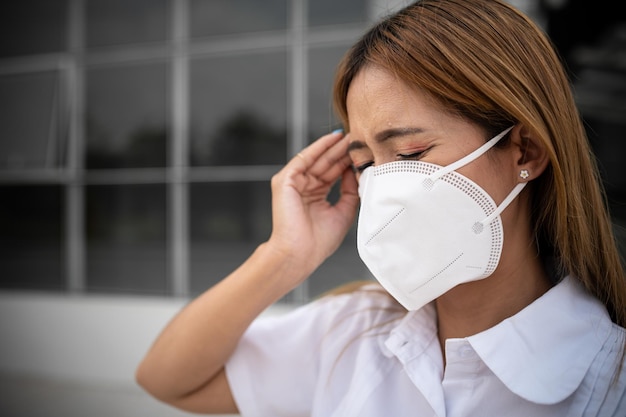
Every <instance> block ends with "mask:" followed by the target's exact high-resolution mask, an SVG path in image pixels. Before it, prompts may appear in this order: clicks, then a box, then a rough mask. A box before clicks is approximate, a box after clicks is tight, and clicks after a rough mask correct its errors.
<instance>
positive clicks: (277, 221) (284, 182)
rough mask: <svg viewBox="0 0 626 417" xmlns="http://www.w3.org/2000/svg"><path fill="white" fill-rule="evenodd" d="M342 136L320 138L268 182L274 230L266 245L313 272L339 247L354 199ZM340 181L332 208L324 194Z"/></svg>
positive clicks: (353, 210) (353, 183) (354, 185)
mask: <svg viewBox="0 0 626 417" xmlns="http://www.w3.org/2000/svg"><path fill="white" fill-rule="evenodd" d="M347 149H348V140H347V138H346V137H344V135H343V133H340V132H339V133H330V134H328V135H325V136H322V137H321V138H320V139H318V140H317V141H315V142H314V143H313V144H311V145H310V146H308V147H307V148H305V149H304V150H302V151H301V152H300V153H299V154H298V155H296V157H294V158H293V159H292V160H291V161H289V163H287V165H285V167H284V168H283V169H282V170H281V171H279V172H278V173H277V174H276V175H274V177H273V178H272V213H273V214H272V219H273V229H272V235H271V237H270V240H269V241H268V245H269V246H270V247H272V248H273V249H274V250H278V251H280V252H282V254H284V255H286V256H288V257H289V259H290V261H293V262H295V263H296V264H295V265H297V266H298V267H299V268H305V270H306V271H307V272H308V273H311V272H313V270H315V268H317V267H318V266H319V265H320V264H321V263H322V262H323V261H324V260H325V259H326V258H327V257H329V256H330V255H331V254H332V253H333V252H334V251H335V250H336V249H337V248H338V247H339V245H340V244H341V242H342V241H343V238H344V237H345V235H346V233H347V232H348V230H349V229H350V226H351V225H352V223H353V222H354V219H355V216H356V210H357V207H358V202H359V197H358V192H357V181H356V178H355V175H354V172H353V171H352V168H351V161H350V157H349V156H348V152H347ZM340 178H341V186H340V193H341V195H340V198H339V200H338V202H337V203H335V204H334V205H332V204H330V202H328V200H327V196H328V193H329V191H330V189H331V187H332V186H333V184H335V182H336V181H337V180H339V179H340Z"/></svg>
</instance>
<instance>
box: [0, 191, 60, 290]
mask: <svg viewBox="0 0 626 417" xmlns="http://www.w3.org/2000/svg"><path fill="white" fill-rule="evenodd" d="M64 201H65V200H64V192H63V189H62V188H61V187H59V186H2V187H0V202H2V203H0V287H1V288H4V289H28V290H65V278H64V276H65V269H66V268H65V259H64V253H65V252H64V247H65V244H64V242H63V239H64V236H63V231H64V229H65V225H64V217H63V213H64Z"/></svg>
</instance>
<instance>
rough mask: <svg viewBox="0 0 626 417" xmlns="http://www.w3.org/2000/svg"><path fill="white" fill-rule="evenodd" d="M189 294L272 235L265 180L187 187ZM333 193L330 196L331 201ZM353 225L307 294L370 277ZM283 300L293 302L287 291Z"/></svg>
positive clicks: (232, 266) (206, 285) (222, 274)
mask: <svg viewBox="0 0 626 417" xmlns="http://www.w3.org/2000/svg"><path fill="white" fill-rule="evenodd" d="M190 196H191V198H190V228H189V229H190V238H191V245H190V249H191V251H190V252H191V254H190V261H191V268H190V269H191V286H190V287H191V292H192V295H198V294H200V293H201V292H203V291H205V290H206V289H207V288H209V287H211V286H213V285H215V284H216V283H217V282H219V281H220V280H221V279H223V278H224V277H226V276H227V275H228V274H230V273H231V272H232V271H234V270H235V268H237V267H238V266H239V265H240V264H241V263H242V262H243V261H245V260H246V258H248V256H250V254H251V253H252V252H253V251H254V249H255V248H256V247H257V246H258V245H259V244H260V243H261V242H264V241H265V240H267V239H268V238H269V236H270V233H271V227H272V213H271V191H270V185H269V182H255V183H219V184H192V185H191V186H190ZM336 198H337V196H336V191H335V192H334V193H333V195H332V196H331V200H334V199H336ZM369 278H370V276H369V273H368V272H367V270H366V268H365V266H364V265H363V263H362V262H361V260H360V259H359V258H358V254H357V251H356V229H353V230H351V231H350V233H349V234H348V236H347V237H346V239H345V241H344V242H343V244H342V245H341V247H340V248H339V250H337V252H336V253H335V254H334V255H333V256H331V257H330V258H329V259H328V260H327V261H326V262H325V263H324V264H323V265H322V266H321V267H320V268H319V269H318V270H317V271H316V272H315V273H314V274H313V275H312V276H311V278H310V279H309V280H308V283H307V284H305V285H308V286H309V295H310V296H311V298H313V297H315V296H317V295H319V294H321V293H323V292H325V291H328V290H329V289H331V288H334V287H336V286H338V285H341V284H342V283H345V282H349V281H353V280H359V279H369ZM282 301H284V302H290V301H293V295H292V294H288V295H287V296H286V297H284V298H283V300H282Z"/></svg>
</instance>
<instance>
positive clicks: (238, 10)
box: [189, 0, 287, 37]
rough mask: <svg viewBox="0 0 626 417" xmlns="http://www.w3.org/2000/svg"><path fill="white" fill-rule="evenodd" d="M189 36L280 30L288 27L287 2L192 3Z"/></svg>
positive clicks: (195, 0) (204, 0)
mask: <svg viewBox="0 0 626 417" xmlns="http://www.w3.org/2000/svg"><path fill="white" fill-rule="evenodd" d="M189 16H190V21H191V36H192V37H201V36H214V35H228V34H233V33H242V32H259V31H268V30H281V29H285V28H286V26H287V1H286V0H263V1H258V0H191V12H190V14H189Z"/></svg>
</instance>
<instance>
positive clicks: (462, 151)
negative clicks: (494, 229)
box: [347, 66, 516, 204]
mask: <svg viewBox="0 0 626 417" xmlns="http://www.w3.org/2000/svg"><path fill="white" fill-rule="evenodd" d="M347 109H348V118H349V121H350V132H349V135H348V139H349V141H350V147H349V152H350V157H351V159H352V162H353V164H354V167H355V168H356V170H357V177H358V175H359V173H360V172H361V171H362V170H363V169H365V168H366V167H368V166H370V165H380V164H384V163H387V162H392V161H397V160H402V159H410V160H421V161H424V162H430V163H434V164H437V165H441V166H445V165H448V164H450V163H452V162H455V161H457V160H459V159H461V158H462V157H464V156H465V155H468V154H469V153H471V152H472V151H474V150H476V149H477V148H479V147H480V146H481V145H483V144H484V143H485V141H486V140H487V139H489V138H486V137H485V132H484V131H483V130H482V129H481V128H480V127H479V126H477V125H475V124H473V123H471V122H468V121H467V120H465V119H463V118H461V117H460V116H456V115H453V114H451V113H449V112H446V111H445V110H444V109H443V108H442V107H441V105H440V104H438V103H437V102H436V101H434V100H433V99H432V98H431V97H430V96H429V95H427V94H425V93H421V92H419V91H417V90H415V89H412V88H410V87H409V86H407V85H406V84H405V83H404V82H402V81H401V80H399V79H397V78H396V77H394V76H393V74H391V73H389V72H387V71H385V70H382V69H380V68H377V67H374V66H366V67H365V68H364V69H362V70H361V71H360V72H359V73H358V74H357V75H356V77H355V78H354V79H353V80H352V83H351V84H350V88H349V90H348V96H347ZM507 149H508V148H505V149H498V150H495V149H494V150H491V151H489V152H487V154H485V155H482V156H481V157H479V158H478V159H476V160H474V161H473V162H471V163H469V164H467V165H465V166H463V167H461V168H459V169H458V172H459V173H460V174H462V175H465V176H466V177H468V178H470V179H472V180H473V181H474V182H476V183H478V184H479V185H480V186H481V187H482V188H484V189H485V191H487V192H488V193H489V194H490V195H491V197H492V198H493V199H494V200H495V201H496V203H497V204H499V203H500V202H501V201H502V200H503V199H504V198H505V196H506V195H507V194H508V193H509V192H510V191H511V189H512V188H513V187H514V186H515V183H516V178H515V175H514V174H510V173H511V172H512V158H510V157H508V158H507V154H510V152H507ZM507 165H508V168H507Z"/></svg>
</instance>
